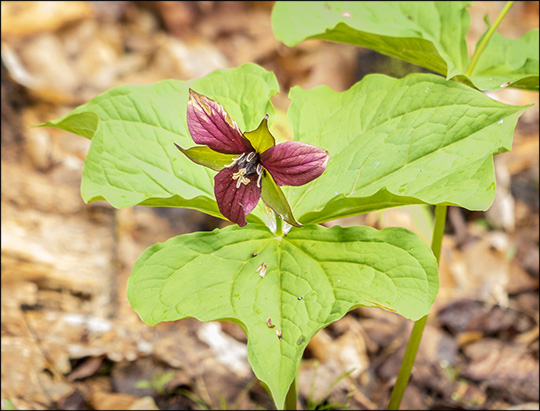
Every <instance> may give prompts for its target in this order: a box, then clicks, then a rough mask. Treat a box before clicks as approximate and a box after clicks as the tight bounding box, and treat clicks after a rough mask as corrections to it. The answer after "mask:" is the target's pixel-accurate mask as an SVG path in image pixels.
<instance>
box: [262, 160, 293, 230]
mask: <svg viewBox="0 0 540 411" xmlns="http://www.w3.org/2000/svg"><path fill="white" fill-rule="evenodd" d="M261 198H262V199H263V201H264V202H265V204H266V205H267V206H268V207H270V208H271V209H272V210H274V211H275V212H276V213H277V214H279V215H280V216H281V218H283V220H285V221H286V222H287V223H289V224H290V225H292V226H295V227H302V224H300V223H299V222H298V221H296V219H295V218H294V216H293V213H292V211H291V206H289V203H288V202H287V198H286V197H285V194H283V191H282V190H281V188H280V187H279V186H278V185H277V184H276V182H275V181H274V179H273V177H272V175H271V174H270V173H269V172H268V171H266V170H263V175H262V178H261Z"/></svg>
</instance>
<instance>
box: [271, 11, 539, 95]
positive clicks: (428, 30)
mask: <svg viewBox="0 0 540 411" xmlns="http://www.w3.org/2000/svg"><path fill="white" fill-rule="evenodd" d="M470 5H471V2H467V1H454V2H438V1H435V2H432V1H422V2H420V1H412V2H408V1H399V2H369V1H362V2H340V1H339V2H338V1H333V2H296V1H292V2H277V3H276V4H275V6H274V9H273V11H272V26H273V29H274V35H275V36H276V38H277V39H278V40H280V41H282V42H283V43H285V44H286V45H288V46H290V47H292V46H295V45H297V44H298V43H300V42H302V41H304V40H307V39H323V40H328V41H335V42H340V43H347V44H353V45H356V46H359V47H366V48H370V49H372V50H375V51H378V52H379V53H382V54H386V55H388V56H392V57H396V58H399V59H403V60H406V61H408V62H411V63H414V64H417V65H419V66H422V67H426V68H428V69H430V70H433V71H435V72H436V73H440V74H442V75H444V76H446V78H447V79H450V78H454V77H456V80H459V81H461V82H463V83H465V84H468V85H470V84H471V85H472V84H474V85H475V86H476V87H478V88H480V89H482V90H498V89H499V88H501V87H507V86H509V87H515V88H523V89H528V90H538V71H539V69H538V30H537V29H536V30H532V31H530V32H528V33H527V34H525V35H524V36H523V37H522V38H521V39H518V40H512V39H506V38H504V37H502V36H500V35H499V34H497V33H495V35H494V36H493V37H492V38H491V39H490V41H489V42H488V45H487V47H486V49H485V50H484V52H483V53H482V54H481V55H480V60H479V61H478V64H477V66H476V67H475V68H474V71H473V73H472V75H471V76H470V78H467V76H465V73H466V72H467V68H468V66H469V56H468V50H467V43H466V41H465V36H466V35H467V31H468V29H469V26H470V16H469V13H468V11H467V9H466V7H469V6H470ZM507 83H508V84H507ZM501 85H504V86H501Z"/></svg>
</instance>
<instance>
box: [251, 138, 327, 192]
mask: <svg viewBox="0 0 540 411" xmlns="http://www.w3.org/2000/svg"><path fill="white" fill-rule="evenodd" d="M260 160H261V163H262V165H263V166H264V168H266V169H267V170H268V171H269V172H270V174H272V177H274V180H275V182H276V183H277V184H278V185H280V186H301V185H304V184H307V183H309V182H310V181H311V180H314V179H316V178H317V177H319V176H320V175H321V174H322V173H323V172H324V170H325V169H326V166H327V165H328V153H327V152H326V150H323V149H322V148H320V147H316V146H312V145H311V144H307V143H302V142H300V141H287V142H285V143H281V144H278V145H275V146H273V147H270V148H269V149H268V150H266V151H265V152H264V153H262V154H261V155H260Z"/></svg>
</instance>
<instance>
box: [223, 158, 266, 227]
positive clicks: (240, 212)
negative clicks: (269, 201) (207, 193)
mask: <svg viewBox="0 0 540 411" xmlns="http://www.w3.org/2000/svg"><path fill="white" fill-rule="evenodd" d="M236 172H238V166H234V167H230V168H224V169H223V170H221V171H220V172H219V173H217V174H216V176H215V177H214V182H215V186H214V194H215V195H216V200H217V203H218V207H219V211H221V214H223V215H224V216H225V217H227V218H228V219H229V220H231V221H232V222H233V223H236V224H238V225H239V226H240V227H243V226H245V225H246V216H247V215H248V214H249V213H251V211H252V210H253V209H254V208H255V206H256V205H257V203H258V202H259V198H260V197H261V188H260V187H257V175H254V176H249V177H244V178H247V179H248V180H249V183H247V184H243V183H242V182H240V183H238V179H236V180H234V179H233V174H235V173H236ZM238 184H239V185H238Z"/></svg>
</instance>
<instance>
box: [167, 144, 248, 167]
mask: <svg viewBox="0 0 540 411" xmlns="http://www.w3.org/2000/svg"><path fill="white" fill-rule="evenodd" d="M174 145H175V146H176V148H177V149H178V150H180V151H181V152H182V153H183V154H185V155H186V157H187V158H189V159H190V160H191V161H193V162H194V163H197V164H200V165H202V166H205V167H208V168H211V169H212V170H215V171H221V170H223V169H224V168H225V167H226V166H228V165H230V164H232V162H233V161H234V159H235V158H237V157H238V154H223V153H218V152H217V151H214V150H212V149H211V148H209V147H207V146H196V147H192V148H188V149H185V148H182V147H180V146H179V145H178V144H176V143H174Z"/></svg>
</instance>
